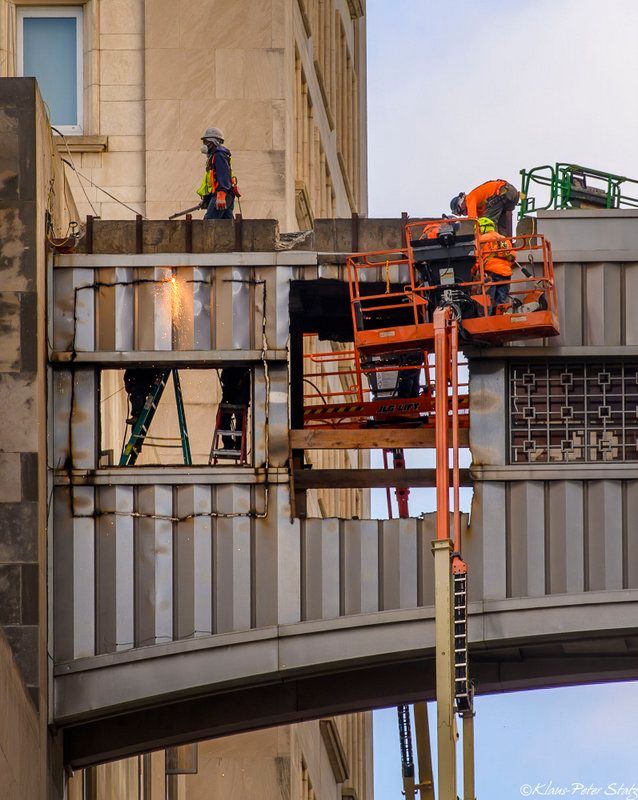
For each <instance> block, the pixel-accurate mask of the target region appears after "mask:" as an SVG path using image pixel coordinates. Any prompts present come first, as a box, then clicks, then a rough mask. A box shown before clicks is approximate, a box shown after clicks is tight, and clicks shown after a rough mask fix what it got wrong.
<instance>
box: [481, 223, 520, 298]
mask: <svg viewBox="0 0 638 800" xmlns="http://www.w3.org/2000/svg"><path fill="white" fill-rule="evenodd" d="M478 223H479V230H480V235H479V246H480V248H481V255H482V257H483V267H484V269H485V274H486V277H487V278H488V279H489V280H490V281H502V280H504V279H505V278H511V277H512V264H513V263H514V261H515V256H514V254H513V253H512V249H511V248H512V243H511V241H510V240H509V239H508V238H507V237H505V236H503V235H502V234H500V233H498V231H496V230H495V225H494V221H493V220H492V219H490V217H481V218H480V219H479V221H478ZM488 294H489V296H490V297H491V299H492V308H493V311H494V310H496V308H497V307H498V306H499V305H501V304H502V303H506V302H507V298H508V296H509V281H507V282H506V283H500V284H499V285H498V286H490V287H489V289H488Z"/></svg>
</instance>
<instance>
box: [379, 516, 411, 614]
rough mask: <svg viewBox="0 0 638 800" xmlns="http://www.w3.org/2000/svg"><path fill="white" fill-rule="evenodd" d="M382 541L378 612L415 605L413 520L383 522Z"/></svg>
mask: <svg viewBox="0 0 638 800" xmlns="http://www.w3.org/2000/svg"><path fill="white" fill-rule="evenodd" d="M382 531H383V532H382V540H383V556H382V557H383V566H382V574H383V591H382V598H383V601H382V603H383V605H382V610H384V611H387V610H390V609H395V608H413V607H414V606H416V605H417V547H416V520H414V519H397V520H385V521H384V523H383V529H382Z"/></svg>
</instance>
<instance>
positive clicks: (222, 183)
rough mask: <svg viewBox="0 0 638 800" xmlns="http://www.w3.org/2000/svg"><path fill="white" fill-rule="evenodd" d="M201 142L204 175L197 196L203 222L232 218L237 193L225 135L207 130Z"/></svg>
mask: <svg viewBox="0 0 638 800" xmlns="http://www.w3.org/2000/svg"><path fill="white" fill-rule="evenodd" d="M202 142H203V144H202V148H201V150H202V153H205V155H206V172H205V174H204V179H203V180H202V182H201V185H200V187H199V189H198V190H197V194H198V195H199V196H200V197H201V198H202V204H201V207H202V208H205V209H206V214H204V219H232V218H233V207H234V205H235V197H240V194H239V189H238V188H237V180H236V178H235V177H234V176H233V170H232V163H231V155H230V150H229V149H228V148H227V147H224V134H223V133H222V132H221V131H220V130H219V128H206V130H205V131H204V135H203V136H202Z"/></svg>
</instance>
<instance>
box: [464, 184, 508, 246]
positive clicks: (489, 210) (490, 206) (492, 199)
mask: <svg viewBox="0 0 638 800" xmlns="http://www.w3.org/2000/svg"><path fill="white" fill-rule="evenodd" d="M519 198H520V194H519V192H518V189H516V187H515V186H512V184H511V183H508V182H507V181H504V180H501V179H500V178H499V179H498V180H495V181H486V182H485V183H482V184H481V185H480V186H477V187H476V189H472V191H471V192H468V193H467V194H465V193H464V192H461V193H460V194H458V195H456V197H453V198H452V200H451V201H450V208H451V209H452V213H454V214H456V215H457V216H459V217H475V218H477V219H478V218H479V217H489V218H490V219H491V220H492V222H493V223H494V225H495V227H496V229H497V230H498V232H499V233H501V234H503V235H506V236H511V235H512V211H513V210H514V209H515V208H516V204H517V203H518V201H519Z"/></svg>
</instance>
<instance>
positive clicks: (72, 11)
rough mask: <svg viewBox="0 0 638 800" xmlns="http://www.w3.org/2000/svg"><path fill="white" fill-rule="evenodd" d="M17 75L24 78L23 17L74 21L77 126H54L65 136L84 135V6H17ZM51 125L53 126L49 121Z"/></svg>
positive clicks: (51, 121)
mask: <svg viewBox="0 0 638 800" xmlns="http://www.w3.org/2000/svg"><path fill="white" fill-rule="evenodd" d="M17 12H18V14H17V21H18V26H17V42H16V45H17V47H16V50H17V74H18V76H19V77H24V19H25V17H27V18H29V17H36V18H47V17H48V18H51V17H68V18H71V19H75V20H76V37H75V38H76V42H75V45H76V70H77V79H76V86H77V97H76V104H77V122H78V124H77V125H55V128H56V130H58V131H60V133H62V134H64V135H66V136H81V135H82V134H83V133H84V6H83V5H68V6H57V5H41V6H39V5H38V6H32V5H24V6H19V7H18V9H17ZM49 122H50V123H51V125H53V124H54V122H53V120H52V119H50V120H49Z"/></svg>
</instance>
